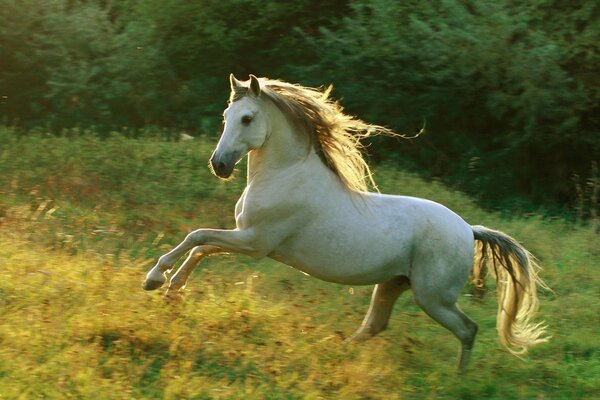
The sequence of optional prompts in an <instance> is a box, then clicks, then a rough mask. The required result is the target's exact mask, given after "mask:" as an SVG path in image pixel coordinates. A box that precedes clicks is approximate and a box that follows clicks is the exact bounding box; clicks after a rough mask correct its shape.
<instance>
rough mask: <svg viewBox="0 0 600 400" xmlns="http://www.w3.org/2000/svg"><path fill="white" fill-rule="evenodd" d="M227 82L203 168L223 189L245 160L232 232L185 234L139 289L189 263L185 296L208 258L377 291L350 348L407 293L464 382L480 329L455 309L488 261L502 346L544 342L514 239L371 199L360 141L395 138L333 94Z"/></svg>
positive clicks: (525, 261)
mask: <svg viewBox="0 0 600 400" xmlns="http://www.w3.org/2000/svg"><path fill="white" fill-rule="evenodd" d="M230 82H231V96H230V101H229V105H228V107H227V109H226V110H225V112H224V113H223V116H224V120H225V126H224V130H223V134H222V136H221V138H220V140H219V143H218V144H217V147H216V149H215V151H214V153H213V155H212V157H211V159H210V165H211V169H212V170H213V172H214V174H215V175H217V176H218V177H221V178H227V177H229V176H230V175H231V173H232V171H233V169H234V167H235V165H236V163H238V162H239V161H240V159H241V158H243V157H244V156H245V155H246V154H248V171H247V175H248V176H247V186H246V189H245V191H244V193H243V194H242V196H241V197H240V199H239V200H238V202H237V204H236V206H235V220H236V225H237V228H236V229H232V230H222V229H198V230H196V231H193V232H192V233H190V234H189V235H187V237H186V238H185V240H184V241H183V242H181V243H180V244H179V245H178V246H177V247H175V248H174V249H173V250H171V251H170V252H168V253H167V254H165V255H163V256H162V257H160V258H159V260H158V263H157V264H156V266H155V267H154V268H152V270H151V271H150V272H148V274H147V276H146V280H145V282H144V285H143V287H144V289H146V290H152V289H157V288H158V287H160V286H161V285H162V284H163V283H165V282H166V276H165V275H166V273H168V272H169V271H170V270H171V269H172V268H173V266H174V265H175V263H176V262H177V260H179V259H180V258H181V257H182V256H183V255H184V254H185V253H187V252H190V253H189V255H188V257H187V259H186V260H185V262H184V263H183V264H182V266H181V267H180V268H179V270H178V271H177V272H176V273H175V274H174V275H173V276H172V277H171V281H170V286H169V289H168V291H169V292H170V293H176V292H177V291H178V290H180V289H181V288H183V287H184V286H185V284H186V281H187V279H188V277H189V275H190V273H191V272H192V270H193V269H194V267H195V266H196V264H197V263H198V262H199V261H200V260H201V259H202V258H203V257H205V256H207V255H210V254H214V253H219V252H233V253H242V254H247V255H250V256H252V257H255V258H262V257H270V258H272V259H275V260H277V261H281V262H283V263H285V264H288V265H290V266H292V267H294V268H297V269H299V270H301V271H303V272H305V273H307V274H310V275H312V276H314V277H317V278H319V279H323V280H325V281H330V282H337V283H342V284H349V285H370V284H376V286H375V290H374V292H373V296H372V300H371V305H370V307H369V311H368V313H367V315H366V317H365V318H364V321H363V323H362V325H361V327H360V328H359V329H358V331H357V332H356V333H355V334H354V335H353V336H352V338H351V339H361V338H365V337H369V336H372V335H375V334H377V333H379V332H380V331H382V330H384V329H385V328H386V327H387V324H388V320H389V317H390V314H391V312H392V307H393V305H394V302H395V301H396V299H397V298H398V296H399V295H400V294H401V293H402V292H404V291H405V290H406V289H409V288H410V289H412V292H413V295H414V298H415V301H416V303H417V304H418V305H419V306H420V307H421V308H422V309H423V310H424V311H425V312H426V313H427V314H428V315H429V316H430V317H431V318H433V319H434V320H435V321H437V322H438V323H440V324H441V325H442V326H444V327H445V328H447V329H448V330H450V331H451V332H452V333H453V334H454V335H455V336H456V337H457V338H458V339H459V340H460V343H461V351H460V356H459V369H460V371H464V369H465V367H466V366H467V363H468V361H469V356H470V353H471V349H472V347H473V342H474V339H475V335H476V333H477V324H476V323H475V322H473V321H472V320H471V319H470V318H469V317H468V316H466V315H465V314H464V313H463V312H462V311H461V310H460V309H459V307H458V306H457V304H456V300H457V298H458V296H459V294H460V292H461V289H462V288H463V286H464V284H465V282H466V281H467V280H468V278H469V274H470V273H472V272H473V274H474V275H475V277H476V278H479V275H480V274H481V270H482V267H483V261H484V258H486V259H488V260H491V263H492V265H493V268H490V271H491V272H492V275H493V276H494V277H495V278H496V280H497V287H498V294H499V310H498V319H497V324H498V332H499V335H500V338H501V340H502V342H503V343H504V344H505V345H506V346H507V347H508V348H509V350H511V351H512V352H513V353H516V354H520V353H522V352H524V351H526V350H527V348H528V347H529V346H531V345H533V344H536V343H539V342H542V341H545V340H546V338H544V337H543V336H544V327H543V326H541V325H540V324H532V323H530V321H529V320H530V317H531V315H532V314H533V313H534V312H535V311H536V309H537V306H538V301H537V296H536V283H537V284H539V283H541V281H540V280H539V278H538V277H537V273H536V268H537V267H536V265H535V263H534V262H533V260H532V257H531V255H530V254H529V253H528V252H527V250H525V249H524V248H523V247H522V246H521V245H519V244H518V243H517V242H516V241H515V240H514V239H512V238H511V237H509V236H507V235H505V234H503V233H501V232H498V231H493V230H490V229H488V228H485V227H482V226H471V225H469V224H467V223H466V222H465V221H464V220H463V219H462V218H461V217H459V216H458V215H456V214H455V213H454V212H452V211H450V210H449V209H447V208H446V207H444V206H442V205H440V204H438V203H435V202H432V201H428V200H423V199H419V198H414V197H405V196H391V195H384V194H380V193H369V192H368V188H367V184H368V183H369V182H371V183H372V179H371V174H370V170H369V168H368V166H367V165H366V163H365V161H364V159H363V158H362V154H361V148H360V144H359V139H360V138H362V137H365V136H367V135H369V134H373V133H384V134H393V132H391V131H389V130H388V129H386V128H383V127H380V126H376V125H369V124H366V123H364V122H363V121H360V120H358V119H356V118H354V117H351V116H348V115H347V114H344V113H343V110H342V108H341V107H340V106H339V105H338V104H337V103H336V102H334V101H332V100H331V99H329V90H327V91H324V92H323V91H321V90H319V89H312V88H306V87H302V86H299V85H293V84H289V83H285V82H281V81H276V80H270V79H266V78H256V77H255V76H253V75H250V79H249V80H248V81H246V82H240V81H239V80H237V79H236V78H235V77H234V76H233V75H231V76H230ZM190 250H191V251H190ZM475 250H476V254H475ZM475 256H476V260H475V261H476V262H475V264H474V257H475ZM474 265H475V268H474Z"/></svg>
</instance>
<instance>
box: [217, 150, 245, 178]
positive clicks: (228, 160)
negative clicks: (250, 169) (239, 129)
mask: <svg viewBox="0 0 600 400" xmlns="http://www.w3.org/2000/svg"><path fill="white" fill-rule="evenodd" d="M238 160H239V156H238V155H237V154H226V155H223V156H217V155H215V154H213V156H212V157H211V158H210V170H211V171H212V173H213V174H214V175H215V176H217V177H219V178H223V179H227V178H229V177H230V176H231V174H232V173H233V168H235V164H237V162H238Z"/></svg>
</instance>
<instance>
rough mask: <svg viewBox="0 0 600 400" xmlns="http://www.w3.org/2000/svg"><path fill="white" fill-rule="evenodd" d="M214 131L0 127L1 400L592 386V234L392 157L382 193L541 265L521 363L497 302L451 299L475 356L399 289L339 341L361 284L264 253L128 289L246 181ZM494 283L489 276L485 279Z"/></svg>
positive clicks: (424, 393) (382, 395) (389, 395)
mask: <svg viewBox="0 0 600 400" xmlns="http://www.w3.org/2000/svg"><path fill="white" fill-rule="evenodd" d="M213 142H214V140H213V139H212V138H201V139H196V140H193V141H189V142H175V141H168V140H164V139H161V138H159V137H144V138H139V139H128V138H125V137H122V136H120V135H114V136H113V137H111V138H109V139H102V140H101V139H98V138H96V137H94V136H93V135H89V134H87V135H77V134H71V135H65V136H64V137H50V136H45V135H43V134H30V135H24V136H19V135H17V134H16V133H15V132H14V131H12V130H11V129H8V128H0V315H1V316H2V323H1V324H0V399H4V398H6V399H17V398H22V399H29V398H49V399H64V398H76V399H115V398H119V399H120V398H124V399H140V398H164V399H182V398H190V399H192V398H194V399H237V398H240V399H241V398H244V399H335V398H348V399H394V398H396V399H423V398H436V399H437V398H440V399H456V398H463V399H481V398H496V399H511V398H514V399H534V398H535V399H562V398H565V399H566V398H569V399H570V398H577V399H581V398H594V396H595V395H596V394H597V393H598V391H599V390H600V382H599V379H598V376H600V342H599V340H598V338H599V337H600V317H599V315H600V313H599V312H598V304H600V302H599V300H600V295H599V292H598V287H599V285H600V276H599V273H598V267H599V266H600V262H599V261H600V246H598V243H599V241H598V234H597V232H595V230H594V228H593V227H589V226H579V225H573V224H571V223H568V222H565V221H563V220H561V219H557V218H553V219H547V218H544V217H543V216H540V215H528V216H523V215H519V216H514V217H511V218H507V217H506V216H505V215H506V214H507V213H506V212H505V213H503V214H502V215H500V214H494V213H489V212H485V211H483V210H481V209H480V208H478V207H477V206H476V204H475V203H474V202H473V201H471V200H470V199H469V198H468V197H467V196H465V195H463V194H461V193H457V192H453V191H450V190H448V189H447V188H445V187H443V186H442V185H440V184H438V183H436V182H425V181H422V180H420V179H418V178H416V177H414V176H412V175H410V174H407V173H404V172H402V171H398V170H396V169H394V168H393V166H391V165H381V166H379V167H378V168H376V178H377V180H378V183H379V185H380V188H381V189H382V191H385V192H391V193H402V194H408V195H416V196H421V197H426V198H430V199H433V200H436V201H439V202H441V203H443V204H445V205H447V206H449V207H450V208H452V209H453V210H455V211H457V212H458V213H459V214H461V215H463V216H464V217H465V219H466V220H467V221H468V222H470V223H472V224H484V225H488V226H490V227H493V228H496V229H501V230H504V231H506V232H507V233H510V234H511V235H513V236H515V237H516V238H518V239H519V240H520V241H521V242H523V243H524V244H525V246H526V247H527V248H528V249H529V250H530V251H532V252H533V253H534V254H535V255H536V256H537V257H538V258H539V259H540V263H541V265H542V266H543V268H544V270H543V272H542V276H543V277H544V278H545V279H546V281H547V282H548V284H549V285H550V286H551V287H552V288H553V289H554V290H555V292H556V293H555V294H553V293H549V292H542V293H540V295H541V310H540V319H544V320H546V322H547V323H548V325H549V326H550V333H551V334H552V336H553V338H552V339H551V341H550V342H549V343H547V344H543V345H540V346H538V347H537V348H534V349H532V350H531V352H530V353H529V354H528V355H527V356H526V359H525V360H520V359H518V358H515V357H514V356H512V355H510V353H508V352H507V351H506V350H505V349H504V348H503V347H502V345H501V344H500V343H499V341H498V338H497V334H496V332H495V316H496V307H497V303H496V298H495V295H494V293H491V291H492V290H493V287H490V288H489V290H490V293H488V295H487V296H485V297H484V298H483V299H482V300H477V299H475V298H474V297H471V296H469V287H467V288H466V289H465V293H464V294H465V296H464V297H463V298H462V300H461V307H462V308H463V309H465V311H466V312H467V313H468V314H469V315H471V316H472V317H473V319H475V320H476V321H477V322H478V323H479V325H480V331H479V336H478V340H477V342H476V347H475V352H474V356H473V363H472V365H471V368H470V370H469V372H468V374H467V375H466V376H458V375H457V374H456V373H455V369H454V364H455V355H456V349H457V347H458V342H457V341H456V340H455V339H454V338H453V337H452V336H451V334H450V333H449V332H447V331H445V330H444V329H443V328H441V327H440V326H439V325H438V324H436V323H435V322H433V321H432V320H431V319H429V318H428V317H427V316H425V315H424V314H423V313H422V312H421V311H420V310H419V308H418V307H417V306H416V305H415V304H414V303H413V301H412V299H411V297H410V295H408V294H405V295H404V297H402V298H401V299H400V300H399V301H398V303H397V305H396V309H395V313H394V315H393V317H392V321H391V323H390V328H389V329H388V330H387V331H385V332H384V333H383V334H381V335H380V336H379V337H376V338H374V339H372V340H370V341H367V342H364V343H360V344H347V343H345V342H344V341H343V339H345V338H346V337H347V336H348V335H349V334H351V333H352V332H353V330H354V329H356V328H357V327H358V325H359V324H360V321H361V320H362V317H363V315H364V313H365V312H366V308H367V306H368V302H369V297H370V291H371V288H370V287H354V288H349V287H346V286H342V285H334V284H329V283H324V282H320V281H318V280H316V279H313V278H310V277H306V276H304V275H303V274H301V273H298V272H297V271H294V270H292V269H289V268H287V267H282V266H281V265H279V264H277V263H275V262H272V261H269V260H261V261H254V260H251V259H248V258H244V257H241V256H240V257H236V256H223V257H214V258H211V259H208V260H207V261H206V262H204V263H203V264H202V266H201V267H199V268H198V271H197V272H196V273H195V274H194V275H193V276H192V278H191V281H190V284H189V285H188V289H186V292H185V299H184V301H183V302H180V303H165V302H164V301H163V299H162V297H161V295H160V293H147V292H143V291H142V290H141V287H140V283H141V281H142V279H143V276H144V274H145V272H146V270H147V268H149V267H150V266H151V265H152V263H153V261H154V260H155V258H156V257H157V256H158V255H159V254H161V253H162V252H164V251H165V250H166V249H168V248H170V246H172V245H173V244H175V243H176V242H177V241H178V240H180V239H182V238H183V237H184V235H185V233H186V232H187V231H189V230H191V229H193V228H196V227H199V226H212V227H214V226H216V227H231V226H232V224H233V218H232V216H231V215H232V211H233V205H234V203H235V199H236V197H237V196H238V195H239V194H240V193H241V191H242V189H243V186H244V180H243V177H242V176H241V175H243V174H242V173H240V174H239V175H240V177H238V178H237V179H234V180H233V181H232V182H227V183H223V182H221V181H218V180H216V179H215V178H213V177H212V176H210V174H209V172H208V169H207V168H206V160H207V159H208V156H209V154H210V151H211V146H212V145H213V144H214V143H213ZM490 283H491V282H490Z"/></svg>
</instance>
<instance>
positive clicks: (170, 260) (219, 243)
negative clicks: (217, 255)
mask: <svg viewBox="0 0 600 400" xmlns="http://www.w3.org/2000/svg"><path fill="white" fill-rule="evenodd" d="M203 245H211V246H215V247H219V248H221V249H222V250H223V251H227V252H232V253H244V254H249V255H254V256H260V255H263V251H261V247H262V246H258V245H257V244H256V235H255V234H254V230H251V229H244V230H238V229H235V230H223V229H198V230H196V231H194V232H192V233H190V234H189V235H187V236H186V238H185V240H184V241H183V242H181V243H180V244H179V245H177V247H175V248H174V249H173V250H171V251H170V252H168V253H167V254H165V255H163V256H161V257H160V258H159V259H158V262H157V263H156V265H155V266H154V268H152V269H151V270H150V272H148V274H146V280H145V281H144V283H143V285H142V287H143V288H144V289H145V290H154V289H158V288H159V287H161V286H162V285H163V284H164V283H165V282H166V281H167V277H166V273H167V272H169V271H170V270H171V269H172V268H173V266H174V265H175V263H176V262H177V260H179V259H180V258H181V257H182V256H183V255H184V254H185V253H187V252H188V251H190V250H191V249H192V248H194V247H196V246H203ZM264 254H266V253H264ZM196 264H197V263H196ZM194 265H195V264H194Z"/></svg>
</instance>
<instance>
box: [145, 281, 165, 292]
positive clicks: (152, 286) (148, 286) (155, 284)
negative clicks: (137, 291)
mask: <svg viewBox="0 0 600 400" xmlns="http://www.w3.org/2000/svg"><path fill="white" fill-rule="evenodd" d="M164 283H165V281H155V280H150V279H146V280H145V281H144V283H143V284H142V288H143V289H144V290H156V289H158V288H159V287H161V286H162V285H163V284H164Z"/></svg>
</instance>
